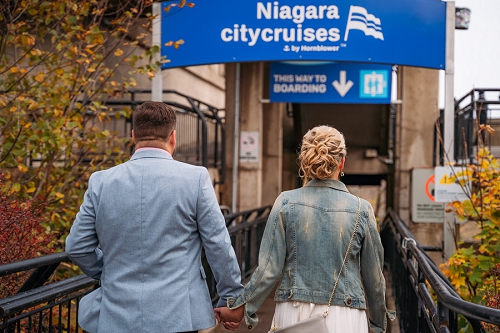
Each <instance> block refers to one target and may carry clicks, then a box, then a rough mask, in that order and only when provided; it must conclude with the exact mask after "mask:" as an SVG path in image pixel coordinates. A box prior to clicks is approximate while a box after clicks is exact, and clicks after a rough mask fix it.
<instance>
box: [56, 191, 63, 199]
mask: <svg viewBox="0 0 500 333" xmlns="http://www.w3.org/2000/svg"><path fill="white" fill-rule="evenodd" d="M56 198H57V199H62V198H64V194H62V193H60V192H57V193H56Z"/></svg>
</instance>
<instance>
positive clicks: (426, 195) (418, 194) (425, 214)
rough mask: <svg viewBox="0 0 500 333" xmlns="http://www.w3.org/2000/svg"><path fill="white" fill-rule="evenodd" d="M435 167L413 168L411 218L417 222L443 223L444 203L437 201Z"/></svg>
mask: <svg viewBox="0 0 500 333" xmlns="http://www.w3.org/2000/svg"><path fill="white" fill-rule="evenodd" d="M434 193H435V176H434V169H429V168H427V169H413V170H412V182H411V207H412V209H411V219H412V221H413V222H415V223H419V222H426V223H443V221H444V204H442V203H440V202H436V201H435V199H434Z"/></svg>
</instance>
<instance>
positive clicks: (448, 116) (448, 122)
mask: <svg viewBox="0 0 500 333" xmlns="http://www.w3.org/2000/svg"><path fill="white" fill-rule="evenodd" d="M454 76H455V2H454V1H448V2H446V69H445V81H444V85H445V89H444V91H445V100H444V103H445V104H444V119H443V122H444V138H443V143H444V147H443V150H444V152H445V158H447V159H449V162H454V161H455V146H454V143H453V138H454V136H455V133H454V132H455V127H454V126H455V102H454V98H453V97H454V96H453V94H454V82H453V80H454ZM443 228H444V229H443V254H444V257H445V260H446V259H448V258H449V257H450V256H451V255H452V254H453V253H454V252H455V250H456V249H455V239H454V235H455V234H456V232H455V213H453V212H449V213H445V223H444V225H443Z"/></svg>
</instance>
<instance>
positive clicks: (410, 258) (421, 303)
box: [381, 210, 500, 333]
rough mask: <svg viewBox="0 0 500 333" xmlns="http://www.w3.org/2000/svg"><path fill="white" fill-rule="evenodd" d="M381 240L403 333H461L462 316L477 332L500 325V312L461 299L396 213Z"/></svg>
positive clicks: (390, 216) (383, 227) (385, 224)
mask: <svg viewBox="0 0 500 333" xmlns="http://www.w3.org/2000/svg"><path fill="white" fill-rule="evenodd" d="M381 238H382V244H383V246H384V251H385V252H384V253H385V258H384V259H385V260H384V261H385V264H386V267H387V268H388V270H389V272H390V275H391V280H392V286H393V291H394V295H395V299H396V308H397V316H398V320H399V326H400V331H401V333H414V332H415V333H427V332H442V333H446V332H450V333H458V331H459V330H458V320H457V318H458V315H462V316H463V317H464V318H465V319H466V320H467V321H468V322H469V323H470V325H471V326H472V328H473V330H474V332H475V333H482V332H485V330H484V328H483V325H482V323H483V322H486V323H491V324H496V325H500V310H497V309H493V308H489V307H485V306H482V305H479V304H474V303H470V302H467V301H464V300H463V299H462V298H460V296H459V295H458V294H457V293H456V292H455V291H454V290H453V287H452V286H451V284H450V282H449V281H448V280H447V279H446V277H445V276H444V275H443V274H442V273H441V271H440V270H439V268H438V267H437V266H436V265H435V264H434V262H433V261H432V259H431V258H430V257H429V256H428V255H427V254H426V252H425V248H423V247H422V246H421V245H420V244H419V243H418V242H417V241H416V239H415V237H414V236H413V235H412V233H411V232H410V230H409V229H408V227H407V226H406V225H405V223H404V222H403V221H402V220H401V219H400V218H399V217H398V216H397V215H396V213H395V212H394V211H393V210H389V213H388V215H387V217H386V218H385V220H384V223H383V225H382V230H381ZM433 295H434V297H433ZM435 299H436V300H435Z"/></svg>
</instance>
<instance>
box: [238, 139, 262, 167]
mask: <svg viewBox="0 0 500 333" xmlns="http://www.w3.org/2000/svg"><path fill="white" fill-rule="evenodd" d="M240 162H255V163H257V162H259V132H241V134H240Z"/></svg>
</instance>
